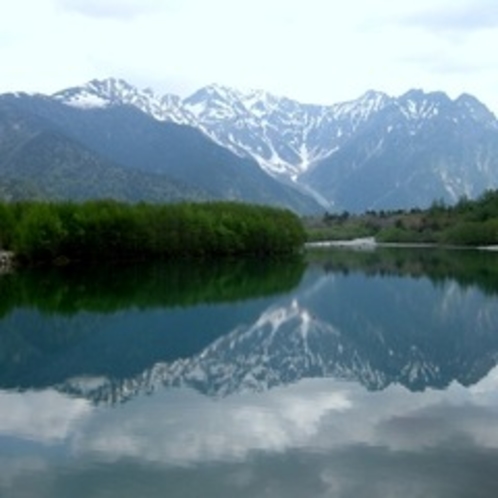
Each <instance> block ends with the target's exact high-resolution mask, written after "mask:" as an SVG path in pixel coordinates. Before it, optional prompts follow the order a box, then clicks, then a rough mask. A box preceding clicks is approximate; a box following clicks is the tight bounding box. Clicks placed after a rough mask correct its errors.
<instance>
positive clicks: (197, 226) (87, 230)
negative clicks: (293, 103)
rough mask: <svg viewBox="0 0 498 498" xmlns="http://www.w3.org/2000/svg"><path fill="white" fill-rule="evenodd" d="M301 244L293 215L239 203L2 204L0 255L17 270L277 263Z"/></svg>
mask: <svg viewBox="0 0 498 498" xmlns="http://www.w3.org/2000/svg"><path fill="white" fill-rule="evenodd" d="M304 240H305V232H304V229H303V226H302V223H301V220H300V219H299V218H298V217H297V216H296V215H295V214H294V213H292V212H291V211H289V210H286V209H280V208H274V207H266V206H259V205H249V204H242V203H237V202H212V203H179V204H146V203H139V204H127V203H121V202H116V201H111V200H105V201H90V202H85V203H73V202H58V203H53V202H18V203H0V248H2V249H4V250H9V251H12V252H13V253H14V254H15V257H16V261H18V262H20V263H21V264H34V263H50V262H59V263H63V262H67V261H88V260H123V259H146V258H180V257H217V256H236V255H264V256H266V255H278V254H286V253H292V252H295V251H297V250H298V249H299V248H300V247H301V246H302V245H303V243H304Z"/></svg>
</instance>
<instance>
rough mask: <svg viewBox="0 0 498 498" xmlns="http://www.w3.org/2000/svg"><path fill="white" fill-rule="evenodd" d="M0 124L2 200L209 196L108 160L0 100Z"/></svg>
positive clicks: (192, 197)
mask: <svg viewBox="0 0 498 498" xmlns="http://www.w3.org/2000/svg"><path fill="white" fill-rule="evenodd" d="M0 123H1V129H0V158H1V159H0V172H1V174H2V177H3V178H2V183H3V184H4V185H6V186H5V187H4V188H3V189H2V193H3V195H2V198H4V199H15V200H20V199H33V198H39V199H59V200H60V199H71V200H87V199H92V198H113V199H117V200H127V201H139V200H149V201H156V202H157V201H163V202H165V201H166V202H173V201H179V200H182V199H190V200H198V199H208V198H209V197H208V195H207V194H205V193H202V192H201V191H198V190H196V189H193V188H187V187H186V186H184V185H182V184H180V182H175V181H172V180H171V179H168V178H167V177H165V176H164V175H159V174H154V173H140V172H137V171H133V170H131V169H129V168H125V167H122V166H120V165H118V164H116V163H113V162H112V161H110V160H106V159H104V158H103V157H101V156H100V155H98V154H96V153H95V152H93V151H92V150H90V149H88V148H87V147H85V146H84V145H82V144H81V143H79V142H77V141H75V140H73V139H71V138H68V137H67V136H65V135H64V134H62V133H61V132H59V131H57V130H55V129H51V127H50V126H47V125H46V123H44V122H43V120H41V119H39V118H36V117H34V116H32V115H29V114H27V113H23V112H20V111H18V110H16V109H13V108H10V107H8V106H2V104H1V103H0ZM8 187H10V188H8Z"/></svg>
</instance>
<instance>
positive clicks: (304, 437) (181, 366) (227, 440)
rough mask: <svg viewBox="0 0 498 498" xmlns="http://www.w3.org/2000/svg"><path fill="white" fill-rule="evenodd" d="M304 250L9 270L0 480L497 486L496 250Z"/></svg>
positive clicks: (155, 492)
mask: <svg viewBox="0 0 498 498" xmlns="http://www.w3.org/2000/svg"><path fill="white" fill-rule="evenodd" d="M308 260H309V261H308V263H307V267H305V266H304V264H303V262H302V261H300V260H292V261H286V262H279V263H277V262H271V263H269V264H263V263H261V262H232V263H227V264H226V265H219V266H216V265H212V264H211V265H204V266H203V265H199V264H197V263H195V264H194V263H192V262H191V263H187V264H185V265H183V264H180V263H177V264H175V265H154V266H151V267H147V266H141V267H128V268H120V267H114V268H107V269H105V270H103V269H96V271H95V272H92V271H91V270H89V269H85V271H84V272H83V273H80V272H78V271H77V270H75V269H71V270H68V269H66V270H63V269H58V270H52V271H50V272H44V271H42V270H38V271H37V272H34V271H33V272H27V273H22V274H17V275H16V274H14V275H8V276H4V277H1V278H2V280H0V286H1V287H0V289H1V290H0V291H1V293H2V295H3V296H8V299H6V300H3V301H2V305H1V310H2V311H1V313H2V316H3V318H2V319H1V320H0V389H1V390H0V463H1V464H2V465H1V466H0V469H1V470H0V492H1V491H2V489H3V490H4V491H5V492H6V496H9V497H10V496H12V497H14V498H16V497H18V496H19V497H21V496H41V497H45V496H46V497H48V496H51V497H59V496H61V497H62V496H67V495H69V494H71V496H75V497H79V496H97V495H98V492H97V490H101V491H102V493H104V494H105V496H112V497H114V496H125V497H126V496H130V497H131V496H163V495H164V492H165V490H166V489H167V490H168V496H200V495H203V496H233V494H234V493H237V494H238V495H241V496H269V497H277V496H341V497H342V496H345V497H346V496H348V497H349V496H360V497H361V496H373V497H377V496H378V497H381V496H399V495H401V494H402V495H403V496H407V497H411V496H414V497H415V496H437V497H439V496H441V497H446V496H448V497H450V496H486V497H487V496H496V493H497V492H498V484H495V481H496V479H494V476H495V475H496V472H497V471H498V458H497V457H498V389H497V388H498V369H497V368H496V364H497V361H498V326H497V324H498V301H497V300H498V297H497V296H498V279H497V275H498V265H496V263H497V262H498V255H495V254H491V253H481V252H477V251H465V252H460V251H451V252H447V251H446V252H445V251H438V250H423V251H422V250H418V251H403V250H376V251H373V252H369V253H362V252H351V251H340V250H333V251H330V252H319V253H315V254H312V255H310V256H308ZM121 278H122V281H120V279H121ZM99 296H100V297H99ZM82 483H84V485H82ZM34 490H36V493H35V491H34ZM30 493H32V494H30ZM92 493H93V494H92ZM102 493H101V494H102ZM0 494H1V493H0Z"/></svg>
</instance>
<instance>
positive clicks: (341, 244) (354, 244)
mask: <svg viewBox="0 0 498 498" xmlns="http://www.w3.org/2000/svg"><path fill="white" fill-rule="evenodd" d="M304 247H305V249H321V248H328V247H334V248H344V249H355V250H363V251H373V250H375V249H376V248H377V247H394V248H396V247H398V248H401V249H402V248H414V249H452V250H455V249H457V250H478V251H490V252H494V251H498V245H490V246H455V245H444V244H436V243H433V242H425V243H424V242H377V241H376V240H375V237H361V238H357V239H351V240H322V241H316V242H306V243H305V244H304Z"/></svg>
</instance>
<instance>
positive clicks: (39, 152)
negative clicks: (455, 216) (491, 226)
mask: <svg viewBox="0 0 498 498" xmlns="http://www.w3.org/2000/svg"><path fill="white" fill-rule="evenodd" d="M497 187H498V120H497V119H496V117H495V116H494V115H493V113H492V112H491V111H489V110H488V109H487V108H486V106H485V105H484V104H482V103H481V102H479V101H478V100H477V99H476V98H475V97H472V96H470V95H467V94H464V95H461V96H460V97H458V98H457V99H451V98H449V97H448V96H447V95H446V94H444V93H442V92H433V93H424V92H423V91H421V90H410V91H408V92H407V93H405V94H404V95H401V96H400V97H391V96H388V95H386V94H384V93H380V92H375V91H368V92H367V93H365V94H364V95H363V96H361V97H360V98H358V99H357V100H354V101H350V102H345V103H337V104H333V105H313V104H302V103H299V102H297V101H294V100H290V99H288V98H282V97H277V96H275V95H272V94H270V93H267V92H264V91H250V92H245V93H244V92H240V91H238V90H235V89H232V88H227V87H223V86H219V85H211V86H208V87H205V88H202V89H200V90H198V91H197V92H195V93H194V94H193V95H191V96H189V97H187V98H185V99H182V98H180V97H178V96H176V95H164V96H161V95H157V94H156V93H154V92H153V91H152V90H150V89H145V90H140V89H138V88H135V87H134V86H132V85H130V84H128V83H127V82H125V81H123V80H118V79H106V80H93V81H91V82H89V83H87V84H85V85H83V86H81V87H74V88H69V89H65V90H62V91H60V92H57V93H55V94H54V95H50V96H47V95H41V94H31V95H28V94H24V93H15V94H12V93H11V94H3V95H0V198H3V199H7V200H12V199H14V200H15V199H21V198H30V199H32V198H42V199H45V198H49V199H74V200H85V199H91V198H102V197H106V198H116V199H120V200H127V201H138V200H147V201H153V202H156V201H167V202H174V201H179V200H191V201H195V200H210V199H236V200H242V201H247V202H253V203H265V204H273V205H280V206H284V207H288V208H290V209H292V210H294V211H296V212H298V213H302V214H304V213H319V212H323V211H324V210H333V211H342V210H347V211H351V212H361V211H365V210H369V209H375V210H380V209H399V208H412V207H421V208H424V207H427V206H429V205H430V204H431V203H433V202H434V201H436V200H437V201H444V202H447V203H453V202H455V201H457V200H458V199H459V198H461V197H468V198H471V199H472V198H475V197H477V196H478V195H480V194H481V193H482V192H483V191H484V190H486V189H490V188H497Z"/></svg>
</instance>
